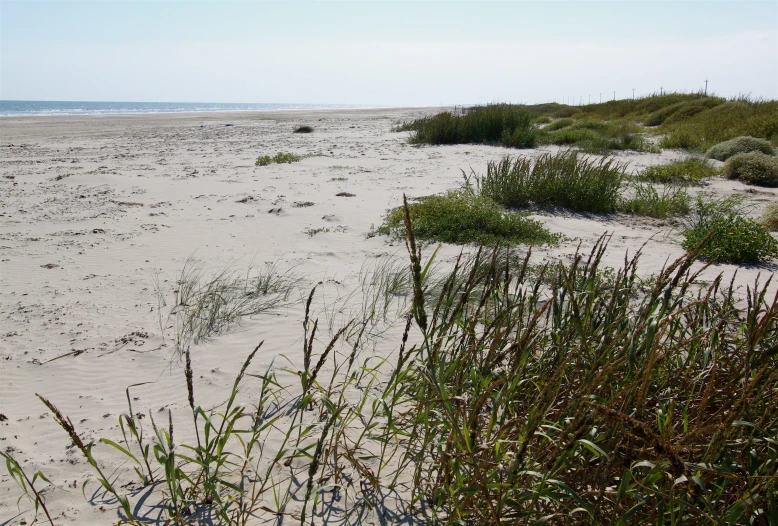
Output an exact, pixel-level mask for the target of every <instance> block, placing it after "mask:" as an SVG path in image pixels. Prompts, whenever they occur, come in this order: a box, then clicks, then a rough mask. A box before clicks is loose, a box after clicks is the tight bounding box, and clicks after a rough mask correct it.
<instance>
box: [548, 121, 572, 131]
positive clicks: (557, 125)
mask: <svg viewBox="0 0 778 526" xmlns="http://www.w3.org/2000/svg"><path fill="white" fill-rule="evenodd" d="M574 122H575V121H574V120H573V119H556V120H555V121H553V122H551V123H550V124H549V125H548V126H546V127H545V128H543V130H544V131H547V132H552V131H557V130H561V129H562V128H567V127H568V126H570V125H572V124H573V123H574Z"/></svg>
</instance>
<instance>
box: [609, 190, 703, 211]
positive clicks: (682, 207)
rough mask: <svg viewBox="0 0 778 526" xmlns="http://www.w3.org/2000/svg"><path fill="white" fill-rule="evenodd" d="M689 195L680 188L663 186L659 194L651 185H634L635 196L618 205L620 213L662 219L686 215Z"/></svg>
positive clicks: (688, 209) (688, 208)
mask: <svg viewBox="0 0 778 526" xmlns="http://www.w3.org/2000/svg"><path fill="white" fill-rule="evenodd" d="M689 201H690V199H689V194H687V193H686V191H685V190H684V189H682V188H678V187H673V186H665V187H664V188H663V189H662V193H661V194H660V193H659V192H658V191H657V189H656V187H655V186H654V185H652V184H646V185H644V184H636V185H635V194H634V196H632V197H631V198H629V199H624V200H622V202H621V203H620V204H619V209H620V210H621V211H622V212H626V213H629V214H635V215H640V216H649V217H655V218H658V219H664V218H667V217H672V216H678V215H684V214H688V213H689V211H690V209H691V208H690V206H689Z"/></svg>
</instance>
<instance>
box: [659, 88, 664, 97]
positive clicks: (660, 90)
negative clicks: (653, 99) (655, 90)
mask: <svg viewBox="0 0 778 526" xmlns="http://www.w3.org/2000/svg"><path fill="white" fill-rule="evenodd" d="M662 95H664V92H663V91H662V87H661V86H660V87H659V96H660V97H661V96H662Z"/></svg>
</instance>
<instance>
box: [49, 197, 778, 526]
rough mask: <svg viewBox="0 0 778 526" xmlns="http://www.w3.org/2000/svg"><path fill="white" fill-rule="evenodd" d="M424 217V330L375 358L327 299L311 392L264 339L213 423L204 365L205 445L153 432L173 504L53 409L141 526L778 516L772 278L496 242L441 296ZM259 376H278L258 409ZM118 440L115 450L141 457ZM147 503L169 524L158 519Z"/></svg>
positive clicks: (413, 273) (196, 408)
mask: <svg viewBox="0 0 778 526" xmlns="http://www.w3.org/2000/svg"><path fill="white" fill-rule="evenodd" d="M405 220H406V224H407V228H408V235H407V247H408V252H409V255H410V264H409V265H408V266H407V267H406V276H408V279H409V280H410V288H411V289H412V291H413V292H412V293H411V294H412V300H411V304H410V305H409V306H408V311H409V313H410V315H409V316H408V317H407V318H406V320H407V322H406V325H405V330H404V331H402V335H398V336H397V340H396V341H393V342H386V343H387V344H389V345H390V346H391V347H392V348H393V349H395V351H394V352H393V353H391V354H390V355H373V353H370V356H367V357H363V356H361V355H360V352H359V350H360V349H361V342H362V338H363V334H364V332H363V331H356V332H352V333H351V334H352V336H351V337H349V336H347V334H349V329H350V327H351V326H352V325H357V326H359V325H361V323H362V322H361V321H360V320H355V321H350V322H347V323H346V324H345V325H344V326H343V327H342V328H341V329H340V330H338V331H337V332H336V333H335V334H334V335H333V336H331V337H327V338H325V339H324V340H323V341H321V342H319V340H318V339H317V338H316V335H317V328H319V323H318V319H317V318H315V316H314V313H313V311H312V307H311V305H312V299H313V298H314V295H315V289H314V290H313V291H312V292H311V294H310V295H309V298H308V301H307V303H306V308H305V313H304V314H305V315H304V321H303V334H302V338H301V340H302V346H303V363H302V364H300V363H295V364H292V368H291V370H290V371H289V372H290V373H291V372H293V371H294V372H293V374H292V375H291V378H292V379H295V378H296V379H297V380H298V381H299V382H298V385H296V386H294V385H291V384H289V383H286V382H282V380H281V377H279V376H277V375H276V374H275V373H274V372H273V370H271V369H269V370H265V371H264V372H262V371H258V372H254V367H253V366H252V359H253V357H254V356H255V354H256V353H257V351H258V349H259V346H257V348H255V349H254V351H253V352H251V353H250V354H249V356H248V358H247V359H246V361H245V362H244V364H243V366H242V367H241V369H240V372H239V373H238V374H237V376H236V379H235V381H234V383H233V385H232V388H231V390H230V391H229V392H228V393H227V400H226V402H225V403H224V404H222V405H221V406H219V408H218V409H214V410H205V409H203V408H202V407H201V406H200V405H198V403H197V396H196V392H195V388H194V382H193V378H195V377H196V374H195V371H196V369H195V368H196V364H193V363H192V362H191V359H190V356H189V353H188V352H187V353H186V354H185V358H186V360H185V365H184V371H183V374H182V375H181V376H182V378H181V380H182V382H185V383H186V385H187V389H188V395H189V396H188V402H189V403H188V409H187V411H186V412H187V413H189V415H190V416H189V417H188V419H187V420H188V421H189V424H188V427H189V430H190V431H191V430H194V432H193V433H192V435H193V436H194V438H193V439H192V440H191V441H186V442H177V441H176V440H174V438H173V425H172V423H173V420H172V417H169V421H168V423H167V425H166V426H163V425H161V423H157V422H155V421H154V420H153V418H149V423H150V424H151V425H152V427H153V428H154V433H153V434H150V435H149V436H150V437H151V438H150V439H149V444H150V445H151V448H152V449H153V450H154V451H155V455H154V456H153V458H152V459H151V465H152V471H153V472H154V474H155V477H158V478H155V480H156V482H155V483H156V484H157V485H158V486H157V488H158V489H157V491H155V492H152V493H150V494H149V493H148V492H142V493H139V494H138V495H129V496H128V495H124V494H123V493H121V492H120V491H118V490H117V488H120V487H122V486H123V485H124V484H123V482H124V480H117V481H115V482H113V481H112V482H109V481H108V479H106V478H105V477H104V476H103V473H104V471H103V469H104V468H103V467H101V465H102V463H101V462H98V461H97V458H96V457H95V456H94V450H95V448H96V446H98V445H100V444H102V445H103V446H105V445H108V446H111V444H110V443H109V441H108V439H104V440H103V441H102V442H99V443H96V442H89V443H88V444H85V443H84V442H83V441H82V439H81V437H80V435H79V434H78V433H77V431H76V430H75V428H74V426H73V425H72V423H71V422H70V420H69V419H67V417H66V416H64V415H63V414H62V413H61V412H60V411H59V410H58V409H57V408H56V406H54V404H52V403H51V402H49V401H48V400H45V399H44V403H46V405H47V406H48V408H49V410H50V411H51V412H52V414H54V416H55V418H56V419H57V421H58V422H59V423H60V424H61V425H62V427H63V429H64V430H65V431H66V432H67V435H68V436H69V437H70V439H71V440H72V441H73V442H74V443H75V444H76V446H77V447H78V449H79V450H80V451H81V452H82V454H84V455H85V456H86V458H87V459H88V461H89V462H90V464H91V465H92V466H93V468H94V469H95V473H96V474H97V476H98V478H99V480H100V481H101V482H102V483H103V487H104V488H105V489H106V490H107V491H109V493H113V494H115V496H116V498H117V499H119V502H121V503H122V513H123V514H124V515H123V516H122V520H123V521H124V522H127V523H130V524H141V523H147V522H151V521H160V520H161V521H162V522H164V521H168V522H170V523H178V524H180V523H187V522H192V521H197V520H204V521H206V522H212V523H223V524H240V525H243V524H247V523H250V522H253V521H255V520H258V519H259V520H262V519H269V520H272V519H274V517H277V516H279V515H280V516H285V517H286V518H288V519H290V520H293V521H295V522H300V523H301V524H307V523H309V522H311V521H313V522H323V521H324V522H326V521H329V522H332V521H336V520H343V521H347V522H353V523H360V522H364V521H367V520H368V519H369V518H370V517H368V515H369V514H370V513H372V514H374V515H373V516H374V517H375V516H377V517H389V518H390V520H394V521H395V522H403V521H405V522H414V523H426V524H432V525H435V524H444V523H445V524H485V525H495V526H496V525H502V524H505V523H506V522H507V523H537V522H553V523H560V524H567V523H587V524H603V525H604V524H658V523H663V524H673V525H675V524H688V523H694V524H697V523H705V524H711V523H712V524H738V523H747V524H768V523H771V522H774V520H775V519H776V518H778V497H777V496H776V495H778V492H777V491H776V489H777V488H778V475H776V470H775V466H776V462H778V447H777V446H776V443H777V442H776V439H778V414H777V413H776V412H775V410H774V409H775V392H776V390H778V367H777V366H778V362H777V361H778V354H776V352H775V349H776V346H777V345H778V330H776V329H777V326H776V322H778V297H773V298H771V297H769V296H768V295H767V291H768V287H769V285H770V280H769V279H768V280H767V282H764V283H763V282H761V281H760V280H759V279H757V281H756V282H755V283H754V285H753V286H752V287H748V288H747V289H746V291H745V294H744V296H739V295H738V293H737V291H736V290H735V287H734V284H733V283H732V282H725V281H723V279H722V277H721V276H719V277H717V278H714V279H712V280H706V281H702V280H701V279H700V276H701V271H702V269H700V268H697V267H696V266H695V256H696V250H695V251H692V253H690V254H688V255H686V256H684V257H683V258H681V259H679V260H677V261H675V262H673V263H671V264H669V265H667V266H666V267H665V268H663V269H662V271H661V272H660V273H659V274H657V275H655V276H653V277H652V279H648V280H646V279H641V278H640V274H639V270H638V265H639V259H640V254H639V253H638V254H636V255H634V256H633V258H632V259H631V260H625V262H624V265H623V266H622V267H621V268H620V269H617V270H616V271H613V272H609V271H608V270H607V269H605V268H603V266H602V259H603V255H604V253H605V251H606V249H607V247H606V245H607V242H606V239H605V238H601V240H600V241H599V242H598V243H597V244H596V245H595V246H594V247H592V250H591V252H589V253H588V254H586V253H580V252H579V253H577V254H576V255H575V256H574V258H573V260H572V262H571V263H561V262H560V263H550V264H547V265H545V266H542V267H539V268H533V267H532V265H530V257H531V256H530V254H529V253H527V254H526V256H524V257H519V258H515V257H512V256H511V255H510V254H508V253H506V250H505V249H500V248H494V249H492V250H483V249H481V250H478V251H477V252H476V253H475V254H474V255H473V256H472V257H465V256H461V257H460V258H458V259H457V261H456V262H455V263H454V266H453V268H452V269H451V270H450V271H449V272H448V274H447V275H446V276H445V277H444V278H443V279H442V281H441V283H442V286H441V287H439V288H438V287H435V288H429V287H427V286H426V285H425V281H426V280H427V274H428V272H429V269H430V268H431V264H432V258H430V259H425V257H424V255H423V254H422V250H421V248H420V246H419V245H418V244H417V242H416V237H415V234H414V226H413V220H412V216H411V211H410V207H408V205H407V203H406V206H405ZM287 374H289V373H287ZM247 381H252V382H254V383H255V384H256V385H255V387H254V389H252V396H251V398H250V399H249V398H248V397H247V395H246V394H245V392H243V391H242V390H241V388H240V387H241V385H242V384H243V383H244V382H247ZM139 422H140V424H141V425H143V424H144V423H143V422H142V421H140V419H139ZM146 425H148V424H146ZM180 425H181V423H180V422H177V427H176V429H178V428H179V427H180ZM176 436H181V433H180V432H177V433H176ZM116 446H120V447H116ZM116 446H113V447H109V448H103V449H104V452H103V453H104V454H108V453H109V452H113V453H114V454H115V455H118V457H119V458H126V459H128V460H130V461H131V462H133V463H135V462H134V461H133V457H135V458H136V459H137V460H140V459H138V458H137V454H136V453H133V452H131V451H129V449H127V448H125V447H124V446H122V445H121V444H118V443H116ZM135 451H137V450H135ZM138 464H143V462H142V461H141V462H138ZM144 483H147V482H144ZM120 484H121V486H120ZM163 488H164V489H163ZM388 496H391V497H392V498H387V497H388ZM152 497H153V499H152ZM130 498H132V499H133V502H132V503H131V502H130ZM144 499H152V500H154V503H155V504H156V503H159V504H160V505H161V507H160V508H158V509H159V510H160V512H161V513H162V516H161V517H159V516H157V515H156V514H155V515H154V516H153V517H149V516H144V515H142V514H141V513H140V512H139V510H140V509H142V507H139V506H138V504H140V503H141V501H142V500H144ZM387 503H390V505H389V506H388V505H387ZM125 504H126V505H125Z"/></svg>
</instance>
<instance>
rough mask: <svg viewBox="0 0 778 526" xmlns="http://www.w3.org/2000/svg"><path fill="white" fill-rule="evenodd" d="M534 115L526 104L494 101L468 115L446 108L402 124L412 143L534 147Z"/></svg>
mask: <svg viewBox="0 0 778 526" xmlns="http://www.w3.org/2000/svg"><path fill="white" fill-rule="evenodd" d="M532 118H533V115H532V114H531V113H530V112H528V111H527V110H525V109H524V108H523V107H520V106H514V105H511V104H491V105H488V106H482V107H478V108H475V109H474V110H473V111H471V112H469V113H466V114H465V115H461V116H458V115H454V114H452V113H451V112H443V113H439V114H437V115H433V116H431V117H423V118H421V119H417V120H415V121H413V122H411V123H406V124H403V125H401V126H400V127H398V128H395V129H397V130H400V131H403V130H410V131H411V136H410V137H409V142H411V143H412V144H470V143H472V144H499V145H502V146H506V147H510V148H532V147H533V146H535V143H536V133H537V130H536V127H535V126H534V125H533V124H532Z"/></svg>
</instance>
